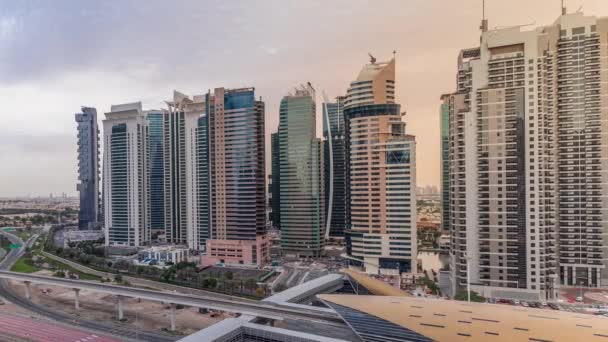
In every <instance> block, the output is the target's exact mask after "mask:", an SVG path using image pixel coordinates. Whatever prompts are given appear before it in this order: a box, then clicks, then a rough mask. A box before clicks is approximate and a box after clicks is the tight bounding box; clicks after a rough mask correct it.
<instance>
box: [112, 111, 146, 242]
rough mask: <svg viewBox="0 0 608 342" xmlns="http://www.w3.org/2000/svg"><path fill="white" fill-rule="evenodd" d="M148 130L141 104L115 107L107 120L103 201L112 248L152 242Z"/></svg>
mask: <svg viewBox="0 0 608 342" xmlns="http://www.w3.org/2000/svg"><path fill="white" fill-rule="evenodd" d="M145 128H146V121H145V117H144V115H143V113H142V107H141V102H136V103H128V104H123V105H117V106H112V109H111V112H109V113H106V119H105V120H103V137H104V139H103V143H104V151H103V161H104V163H103V189H104V192H103V193H104V198H103V201H104V210H105V213H104V219H105V238H106V244H107V245H109V246H116V247H139V246H142V245H145V244H147V243H148V242H149V241H150V229H148V224H147V222H146V220H147V217H148V215H147V207H148V203H147V196H146V187H147V182H146V162H147V158H146V134H145Z"/></svg>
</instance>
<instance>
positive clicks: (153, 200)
mask: <svg viewBox="0 0 608 342" xmlns="http://www.w3.org/2000/svg"><path fill="white" fill-rule="evenodd" d="M144 115H145V118H146V129H145V130H146V137H147V139H146V158H147V160H148V163H147V165H148V167H147V170H146V173H147V175H146V178H147V187H146V192H147V193H146V195H147V200H148V203H149V205H148V215H149V217H148V220H147V223H148V228H149V229H150V232H151V233H154V232H163V233H164V231H165V170H164V165H165V151H164V144H165V138H164V117H165V114H164V113H163V111H160V110H150V111H147V112H144Z"/></svg>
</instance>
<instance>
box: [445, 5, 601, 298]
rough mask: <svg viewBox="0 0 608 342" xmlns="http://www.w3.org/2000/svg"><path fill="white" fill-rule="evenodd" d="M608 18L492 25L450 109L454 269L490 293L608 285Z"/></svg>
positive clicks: (464, 63)
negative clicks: (525, 26)
mask: <svg viewBox="0 0 608 342" xmlns="http://www.w3.org/2000/svg"><path fill="white" fill-rule="evenodd" d="M607 43H608V18H596V17H589V16H584V15H583V14H582V13H575V14H566V15H562V16H560V17H559V18H558V19H557V20H556V22H555V23H554V24H553V25H550V26H544V27H538V28H535V29H532V30H528V31H523V30H522V29H521V28H519V27H514V28H505V29H497V30H491V31H485V30H484V32H482V35H481V44H480V47H478V48H473V49H466V50H463V51H462V52H461V53H460V56H459V59H458V80H457V92H456V93H453V94H448V95H445V96H443V97H442V99H443V102H444V106H447V107H448V108H449V109H448V110H449V117H450V119H449V132H450V134H449V151H448V152H449V174H450V203H449V210H450V227H451V240H452V246H451V254H452V264H451V267H452V276H453V281H454V283H455V285H456V287H457V288H460V289H464V287H465V286H466V281H467V258H469V260H470V265H469V267H470V269H469V270H468V272H469V273H470V279H471V284H472V288H473V289H474V290H476V291H478V292H481V293H482V294H483V295H485V296H488V297H501V298H520V299H529V300H539V299H543V300H544V299H548V298H552V297H553V296H554V294H555V291H554V288H555V286H557V285H558V284H561V285H565V286H571V285H575V284H583V285H586V286H594V287H596V286H601V285H602V284H605V283H606V282H607V281H608V271H607V270H606V266H607V265H608V248H607V247H608V211H607V210H606V209H607V208H608V198H607V197H606V194H607V193H608V188H607V186H608V172H607V171H608V163H607V162H606V157H608V141H607V140H606V139H603V138H602V136H604V137H605V136H606V134H608V119H607V116H608V112H607V110H608V100H606V99H605V98H602V95H603V96H604V97H605V96H606V95H607V94H608V86H607V81H608V74H607V72H608V66H607V65H606V59H607V58H608V51H607Z"/></svg>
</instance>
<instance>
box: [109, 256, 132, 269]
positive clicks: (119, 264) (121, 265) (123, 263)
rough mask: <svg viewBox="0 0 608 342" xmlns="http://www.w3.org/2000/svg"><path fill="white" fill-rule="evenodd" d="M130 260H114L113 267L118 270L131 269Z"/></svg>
mask: <svg viewBox="0 0 608 342" xmlns="http://www.w3.org/2000/svg"><path fill="white" fill-rule="evenodd" d="M129 264H130V263H129V262H128V261H127V260H125V259H118V260H116V261H115V262H114V265H112V267H113V268H114V269H117V270H125V271H126V270H128V269H129Z"/></svg>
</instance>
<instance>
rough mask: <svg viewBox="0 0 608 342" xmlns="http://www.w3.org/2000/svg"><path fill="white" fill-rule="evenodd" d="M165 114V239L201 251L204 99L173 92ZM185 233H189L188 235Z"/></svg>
mask: <svg viewBox="0 0 608 342" xmlns="http://www.w3.org/2000/svg"><path fill="white" fill-rule="evenodd" d="M166 103H167V106H168V110H166V111H164V122H163V135H164V145H163V147H164V155H165V158H164V168H163V170H164V174H165V183H164V189H165V191H164V200H165V206H164V210H165V236H166V240H167V242H169V243H174V244H188V246H189V247H190V248H192V249H197V250H199V249H201V243H204V242H201V241H199V235H200V233H199V232H198V229H199V228H200V226H199V225H198V219H197V217H198V209H197V201H198V198H197V195H198V194H197V189H198V185H199V184H198V182H197V179H196V177H195V175H197V166H198V165H197V163H196V161H197V153H196V152H197V133H198V132H197V129H198V125H199V119H200V118H201V117H203V115H204V114H205V98H204V96H195V97H194V99H191V98H190V97H188V96H186V95H184V94H182V93H180V92H178V91H174V92H173V100H172V101H166ZM188 230H191V231H190V232H188Z"/></svg>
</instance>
